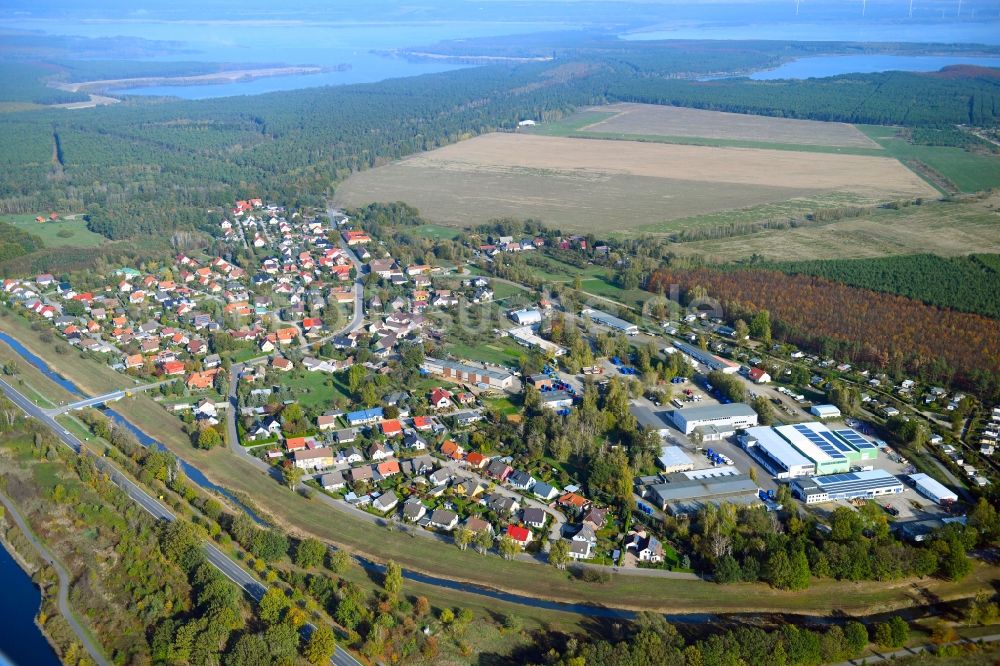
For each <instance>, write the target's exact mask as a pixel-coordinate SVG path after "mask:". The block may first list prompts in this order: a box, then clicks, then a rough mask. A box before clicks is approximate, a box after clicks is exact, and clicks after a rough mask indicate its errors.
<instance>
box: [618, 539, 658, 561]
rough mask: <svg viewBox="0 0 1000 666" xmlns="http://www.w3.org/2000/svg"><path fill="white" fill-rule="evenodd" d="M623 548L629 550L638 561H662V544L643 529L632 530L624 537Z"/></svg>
mask: <svg viewBox="0 0 1000 666" xmlns="http://www.w3.org/2000/svg"><path fill="white" fill-rule="evenodd" d="M625 550H627V551H631V552H632V553H634V554H635V557H636V559H637V560H639V561H640V562H651V563H654V564H655V563H657V562H662V561H663V544H661V543H660V541H659V539H657V538H656V537H654V536H650V535H647V534H646V532H644V531H638V532H632V533H631V534H629V535H628V536H627V537H626V538H625Z"/></svg>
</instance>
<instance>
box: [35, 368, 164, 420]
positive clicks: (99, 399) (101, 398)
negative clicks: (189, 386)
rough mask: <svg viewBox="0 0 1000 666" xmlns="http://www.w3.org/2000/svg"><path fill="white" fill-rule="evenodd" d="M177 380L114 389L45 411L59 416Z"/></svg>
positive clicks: (50, 414)
mask: <svg viewBox="0 0 1000 666" xmlns="http://www.w3.org/2000/svg"><path fill="white" fill-rule="evenodd" d="M175 381H177V378H176V377H172V378H171V379H165V380H163V381H159V382H152V383H150V384H143V385H142V386H133V387H130V388H127V389H122V390H120V391H112V392H111V393H105V394H104V395H98V396H94V397H93V398H86V399H84V400H78V401H76V402H71V403H69V404H68V405H60V406H59V407H53V408H52V409H46V410H45V413H46V414H48V415H49V416H58V415H59V414H64V413H66V412H69V411H72V410H74V409H84V408H85V407H96V406H97V405H102V404H105V403H108V402H114V401H115V400H121V399H122V398H124V397H125V396H126V395H129V394H132V393H140V392H142V391H148V390H149V389H154V388H159V387H160V386H163V385H164V384H170V383H171V382H175Z"/></svg>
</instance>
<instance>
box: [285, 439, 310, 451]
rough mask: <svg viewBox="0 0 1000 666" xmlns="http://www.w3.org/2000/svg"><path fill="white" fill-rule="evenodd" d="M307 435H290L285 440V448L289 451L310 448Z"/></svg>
mask: <svg viewBox="0 0 1000 666" xmlns="http://www.w3.org/2000/svg"><path fill="white" fill-rule="evenodd" d="M307 439H308V438H306V437H289V438H288V439H286V440H285V450H286V451H288V452H289V453H295V452H296V451H305V450H306V449H307V448H309V446H308V444H307V442H306V440H307Z"/></svg>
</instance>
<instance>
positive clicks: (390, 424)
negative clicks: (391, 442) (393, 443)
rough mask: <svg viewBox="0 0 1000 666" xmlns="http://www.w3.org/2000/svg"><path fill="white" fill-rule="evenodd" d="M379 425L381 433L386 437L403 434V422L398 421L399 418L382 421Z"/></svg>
mask: <svg viewBox="0 0 1000 666" xmlns="http://www.w3.org/2000/svg"><path fill="white" fill-rule="evenodd" d="M379 427H380V428H381V430H382V434H383V435H385V436H386V437H398V436H400V435H402V434H403V424H402V423H400V422H399V419H389V420H388V421H382V423H381V424H379Z"/></svg>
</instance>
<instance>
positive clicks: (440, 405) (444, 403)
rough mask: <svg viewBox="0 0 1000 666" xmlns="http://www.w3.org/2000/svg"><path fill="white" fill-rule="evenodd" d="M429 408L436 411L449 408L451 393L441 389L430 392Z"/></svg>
mask: <svg viewBox="0 0 1000 666" xmlns="http://www.w3.org/2000/svg"><path fill="white" fill-rule="evenodd" d="M431 407H433V408H434V409H438V410H441V409H448V408H449V407H451V391H446V390H445V389H443V388H436V389H434V390H433V391H431Z"/></svg>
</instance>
